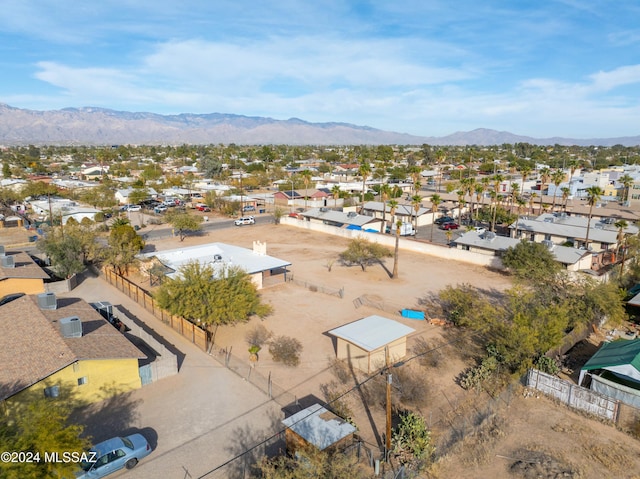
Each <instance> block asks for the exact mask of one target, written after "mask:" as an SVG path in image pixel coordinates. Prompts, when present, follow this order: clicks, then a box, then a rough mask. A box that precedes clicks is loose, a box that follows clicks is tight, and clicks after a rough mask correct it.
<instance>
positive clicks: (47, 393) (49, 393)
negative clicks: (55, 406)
mask: <svg viewBox="0 0 640 479" xmlns="http://www.w3.org/2000/svg"><path fill="white" fill-rule="evenodd" d="M58 396H60V386H49V387H47V388H44V397H46V398H57V397H58Z"/></svg>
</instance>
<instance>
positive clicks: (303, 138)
mask: <svg viewBox="0 0 640 479" xmlns="http://www.w3.org/2000/svg"><path fill="white" fill-rule="evenodd" d="M518 142H526V143H531V144H537V145H553V144H560V145H580V146H589V145H601V146H611V145H616V144H620V145H625V146H634V145H640V136H635V137H623V138H603V139H589V140H573V139H569V138H545V139H537V138H531V137H527V136H518V135H514V134H512V133H509V132H501V131H495V130H487V129H483V128H480V129H477V130H473V131H469V132H457V133H454V134H452V135H448V136H444V137H430V136H415V135H409V134H406V133H397V132H391V131H384V130H378V129H375V128H370V127H367V126H357V125H352V124H348V123H334V122H331V123H310V122H307V121H304V120H300V119H298V118H290V119H289V120H275V119H273V118H265V117H251V116H243V115H232V114H224V113H209V114H201V115H199V114H192V113H182V114H180V115H158V114H155V113H145V112H135V113H134V112H125V111H114V110H108V109H104V108H91V107H85V108H65V109H63V110H51V111H36V110H24V109H20V108H14V107H11V106H9V105H6V104H2V103H0V145H27V144H34V145H43V144H48V145H73V144H76V145H126V144H134V145H142V144H146V145H153V144H156V145H157V144H163V145H167V144H169V145H179V144H184V143H186V144H211V143H223V144H229V143H236V144H239V145H261V144H289V145H365V144H368V145H380V144H385V145H390V144H401V145H421V144H424V143H427V144H430V145H457V146H461V145H500V144H503V143H510V144H513V143H518Z"/></svg>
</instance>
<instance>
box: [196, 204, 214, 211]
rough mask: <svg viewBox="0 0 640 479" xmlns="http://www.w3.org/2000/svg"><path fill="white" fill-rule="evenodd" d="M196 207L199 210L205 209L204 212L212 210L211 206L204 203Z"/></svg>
mask: <svg viewBox="0 0 640 479" xmlns="http://www.w3.org/2000/svg"><path fill="white" fill-rule="evenodd" d="M196 209H197V210H198V211H204V212H208V211H211V208H209V207H208V206H207V205H203V204H198V205H196Z"/></svg>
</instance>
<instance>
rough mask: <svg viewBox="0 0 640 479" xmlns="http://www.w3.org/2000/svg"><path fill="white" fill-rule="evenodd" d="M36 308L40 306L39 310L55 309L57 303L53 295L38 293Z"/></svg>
mask: <svg viewBox="0 0 640 479" xmlns="http://www.w3.org/2000/svg"><path fill="white" fill-rule="evenodd" d="M38 306H40V309H57V308H58V301H57V300H56V295H55V293H40V294H39V295H38Z"/></svg>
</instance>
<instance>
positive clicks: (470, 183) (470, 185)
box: [460, 177, 476, 218]
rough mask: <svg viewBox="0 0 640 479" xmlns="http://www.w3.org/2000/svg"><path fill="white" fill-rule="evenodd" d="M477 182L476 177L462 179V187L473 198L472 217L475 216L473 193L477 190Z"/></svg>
mask: <svg viewBox="0 0 640 479" xmlns="http://www.w3.org/2000/svg"><path fill="white" fill-rule="evenodd" d="M475 184H476V179H475V178H470V177H467V178H463V179H462V180H460V188H461V189H462V190H463V191H464V194H465V196H466V195H469V198H470V199H471V218H473V213H474V211H473V193H474V191H475Z"/></svg>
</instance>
